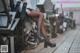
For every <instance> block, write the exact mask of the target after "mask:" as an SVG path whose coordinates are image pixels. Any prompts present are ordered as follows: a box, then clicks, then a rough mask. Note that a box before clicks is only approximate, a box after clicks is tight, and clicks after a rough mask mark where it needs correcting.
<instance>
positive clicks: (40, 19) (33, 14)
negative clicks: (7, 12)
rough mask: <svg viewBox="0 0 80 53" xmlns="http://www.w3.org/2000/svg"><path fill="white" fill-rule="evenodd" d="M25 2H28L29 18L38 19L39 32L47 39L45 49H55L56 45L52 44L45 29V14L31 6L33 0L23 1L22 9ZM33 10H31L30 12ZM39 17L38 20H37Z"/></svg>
mask: <svg viewBox="0 0 80 53" xmlns="http://www.w3.org/2000/svg"><path fill="white" fill-rule="evenodd" d="M24 2H27V8H26V13H27V15H28V16H31V17H32V18H33V19H34V18H35V19H38V31H39V32H41V33H43V34H44V38H45V43H44V47H45V48H46V47H47V46H50V47H55V46H56V44H55V43H54V44H53V43H51V42H50V41H49V38H48V37H47V32H46V30H45V28H44V16H43V13H41V12H40V11H39V9H38V10H35V9H36V8H33V7H32V6H31V0H21V5H20V6H21V7H22V5H23V3H24ZM30 9H31V10H30ZM36 17H37V18H36Z"/></svg>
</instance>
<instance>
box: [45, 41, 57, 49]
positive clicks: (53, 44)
mask: <svg viewBox="0 0 80 53" xmlns="http://www.w3.org/2000/svg"><path fill="white" fill-rule="evenodd" d="M48 46H49V47H56V43H51V42H49V41H45V42H44V48H47V47H48Z"/></svg>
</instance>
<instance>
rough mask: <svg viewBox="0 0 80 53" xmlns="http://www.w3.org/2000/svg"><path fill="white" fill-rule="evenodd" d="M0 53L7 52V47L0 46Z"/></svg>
mask: <svg viewBox="0 0 80 53" xmlns="http://www.w3.org/2000/svg"><path fill="white" fill-rule="evenodd" d="M0 50H1V51H0V52H8V45H1V48H0Z"/></svg>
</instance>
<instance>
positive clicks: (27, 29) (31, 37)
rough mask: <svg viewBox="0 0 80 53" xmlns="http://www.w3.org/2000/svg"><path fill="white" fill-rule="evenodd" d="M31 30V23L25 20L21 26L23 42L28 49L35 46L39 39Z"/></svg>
mask: <svg viewBox="0 0 80 53" xmlns="http://www.w3.org/2000/svg"><path fill="white" fill-rule="evenodd" d="M31 30H32V24H31V23H30V22H28V21H26V22H25V24H24V28H23V34H24V44H25V45H26V47H27V48H28V49H33V48H36V47H37V46H38V44H39V40H38V38H37V37H36V34H35V33H32V32H31Z"/></svg>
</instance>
